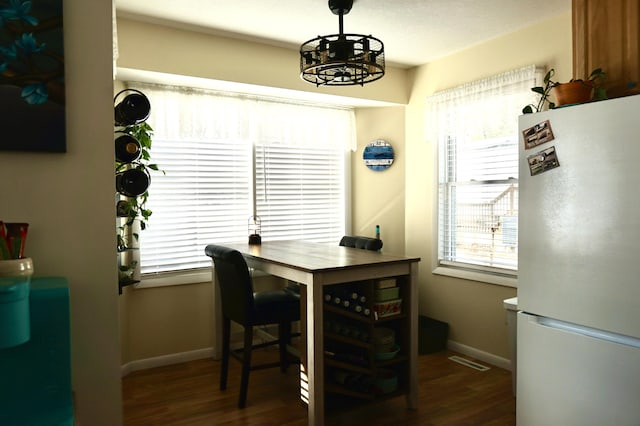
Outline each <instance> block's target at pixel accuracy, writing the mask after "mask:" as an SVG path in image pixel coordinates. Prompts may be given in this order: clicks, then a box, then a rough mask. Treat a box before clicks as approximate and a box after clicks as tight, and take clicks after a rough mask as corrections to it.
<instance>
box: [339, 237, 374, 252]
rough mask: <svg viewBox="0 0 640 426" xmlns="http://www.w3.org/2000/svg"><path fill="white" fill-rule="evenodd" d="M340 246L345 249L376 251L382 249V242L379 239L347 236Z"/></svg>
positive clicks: (343, 238)
mask: <svg viewBox="0 0 640 426" xmlns="http://www.w3.org/2000/svg"><path fill="white" fill-rule="evenodd" d="M340 245H341V246H344V247H354V248H359V249H365V250H373V251H376V250H380V249H381V248H382V240H379V239H377V238H369V237H358V236H350V235H345V236H344V237H342V239H341V240H340Z"/></svg>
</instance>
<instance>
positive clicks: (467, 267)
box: [431, 67, 543, 288]
mask: <svg viewBox="0 0 640 426" xmlns="http://www.w3.org/2000/svg"><path fill="white" fill-rule="evenodd" d="M542 74H543V69H542V68H538V67H535V78H536V81H539V80H541V76H542ZM518 140H519V138H518ZM431 142H432V143H431V145H432V147H431V151H432V158H433V159H434V164H435V167H433V170H432V182H433V186H432V200H431V202H432V206H434V208H433V209H432V216H431V222H432V223H431V226H432V228H431V230H432V233H431V235H432V239H431V272H432V273H433V274H434V275H440V276H447V277H452V278H459V279H464V280H469V281H477V282H480V283H485V284H493V285H499V286H504V287H511V288H517V287H518V270H513V271H510V270H508V269H500V268H491V267H485V266H481V265H471V264H464V263H461V262H452V261H446V260H442V261H441V260H439V258H438V249H439V247H438V244H439V222H438V221H439V213H438V206H439V205H440V204H439V203H440V199H439V193H440V191H439V178H440V176H439V168H440V164H439V161H440V160H439V159H440V157H439V155H440V146H439V145H440V143H439V141H438V140H437V139H435V140H432V141H431ZM518 143H519V142H518Z"/></svg>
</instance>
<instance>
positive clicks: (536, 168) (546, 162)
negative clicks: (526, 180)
mask: <svg viewBox="0 0 640 426" xmlns="http://www.w3.org/2000/svg"><path fill="white" fill-rule="evenodd" d="M527 163H529V171H530V172H531V176H535V175H539V174H540V173H544V172H546V171H547V170H551V169H555V168H556V167H560V162H558V156H557V154H556V147H555V146H552V147H550V148H547V149H545V150H543V151H540V152H538V153H535V154H533V155H530V156H528V157H527Z"/></svg>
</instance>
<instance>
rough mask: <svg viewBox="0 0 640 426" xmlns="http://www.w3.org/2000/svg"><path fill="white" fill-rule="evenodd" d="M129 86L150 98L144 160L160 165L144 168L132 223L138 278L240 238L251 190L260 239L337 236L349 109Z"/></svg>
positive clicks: (183, 266) (194, 263)
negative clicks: (136, 222) (140, 209)
mask: <svg viewBox="0 0 640 426" xmlns="http://www.w3.org/2000/svg"><path fill="white" fill-rule="evenodd" d="M130 86H131V87H135V88H137V89H139V90H141V91H143V92H144V93H145V94H146V95H147V97H148V98H149V100H150V102H151V117H150V118H149V121H148V122H149V124H150V125H151V126H152V127H153V129H154V136H153V147H152V160H153V162H154V163H157V164H158V165H159V168H160V169H161V170H163V171H164V172H165V174H162V173H155V174H154V175H153V176H152V181H151V186H150V188H149V194H150V196H149V201H148V203H147V205H148V208H149V209H151V210H152V211H153V214H152V215H151V217H150V219H149V221H148V226H147V228H146V229H145V230H144V231H143V232H141V233H140V263H141V272H142V274H145V276H144V278H149V277H150V275H151V274H162V273H166V272H176V271H183V272H187V271H190V270H194V269H197V268H203V267H210V265H211V261H210V259H209V258H208V257H206V256H205V254H204V247H205V246H206V245H207V244H210V243H214V242H217V243H224V242H232V241H246V240H247V238H248V221H249V217H250V216H252V214H253V203H254V200H255V202H256V207H255V208H256V214H257V215H258V216H259V217H260V218H261V221H262V222H261V224H262V232H261V234H262V238H263V240H282V239H305V240H310V241H317V242H336V244H337V241H339V240H340V237H341V236H342V235H344V233H345V227H346V225H345V224H346V213H345V212H346V207H345V206H346V201H347V200H346V196H347V195H346V185H345V176H346V169H345V168H346V166H347V164H348V161H346V159H347V155H348V153H349V150H350V148H351V147H352V144H353V142H354V130H353V129H354V125H353V123H354V116H353V111H351V110H348V109H341V108H337V107H336V108H334V107H326V106H318V105H309V104H300V103H299V104H295V103H291V102H288V101H286V100H274V99H263V98H257V97H251V96H248V95H233V94H223V93H218V92H212V91H206V90H201V89H191V88H178V87H166V86H157V85H146V84H140V83H135V84H131V85H130ZM254 164H255V170H254V168H253V165H254ZM254 191H255V196H254Z"/></svg>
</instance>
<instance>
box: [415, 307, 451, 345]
mask: <svg viewBox="0 0 640 426" xmlns="http://www.w3.org/2000/svg"><path fill="white" fill-rule="evenodd" d="M448 337H449V324H447V323H446V322H442V321H438V320H436V319H433V318H429V317H427V316H424V315H420V316H419V317H418V353H419V354H420V355H425V354H431V353H434V352H440V351H444V350H445V349H447V338H448Z"/></svg>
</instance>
